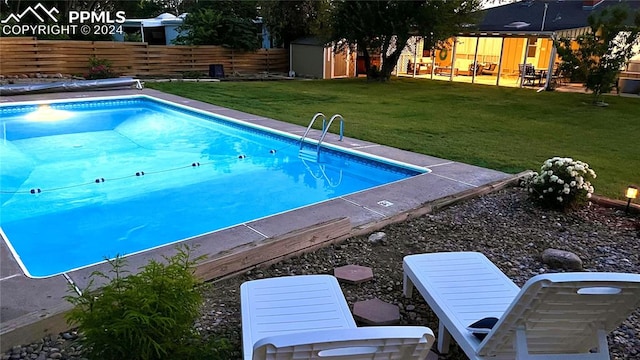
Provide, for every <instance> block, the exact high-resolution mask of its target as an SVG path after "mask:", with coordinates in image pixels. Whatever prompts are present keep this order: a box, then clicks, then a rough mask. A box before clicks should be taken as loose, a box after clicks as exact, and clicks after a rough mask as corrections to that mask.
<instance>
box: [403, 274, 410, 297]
mask: <svg viewBox="0 0 640 360" xmlns="http://www.w3.org/2000/svg"><path fill="white" fill-rule="evenodd" d="M402 294H403V295H404V297H406V298H411V296H412V295H413V283H412V282H411V279H409V277H408V276H407V274H406V273H405V274H404V281H403V282H402Z"/></svg>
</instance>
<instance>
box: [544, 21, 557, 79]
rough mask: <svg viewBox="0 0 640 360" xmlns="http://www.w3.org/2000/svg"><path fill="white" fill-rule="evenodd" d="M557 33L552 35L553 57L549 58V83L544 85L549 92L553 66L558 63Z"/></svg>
mask: <svg viewBox="0 0 640 360" xmlns="http://www.w3.org/2000/svg"><path fill="white" fill-rule="evenodd" d="M555 40H556V33H553V34H552V35H551V56H550V57H549V66H547V81H546V82H545V83H544V89H545V90H549V84H550V83H551V77H552V76H553V74H552V72H553V65H554V64H555V62H556V53H557V51H558V49H556V42H555Z"/></svg>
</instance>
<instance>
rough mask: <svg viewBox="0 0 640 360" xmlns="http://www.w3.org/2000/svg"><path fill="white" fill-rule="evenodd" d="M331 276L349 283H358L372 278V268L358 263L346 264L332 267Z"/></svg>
mask: <svg viewBox="0 0 640 360" xmlns="http://www.w3.org/2000/svg"><path fill="white" fill-rule="evenodd" d="M333 276H335V277H336V278H337V279H338V280H343V281H346V282H348V283H351V284H360V283H363V282H365V281H369V280H373V270H371V268H370V267H366V266H360V265H346V266H341V267H338V268H335V269H333Z"/></svg>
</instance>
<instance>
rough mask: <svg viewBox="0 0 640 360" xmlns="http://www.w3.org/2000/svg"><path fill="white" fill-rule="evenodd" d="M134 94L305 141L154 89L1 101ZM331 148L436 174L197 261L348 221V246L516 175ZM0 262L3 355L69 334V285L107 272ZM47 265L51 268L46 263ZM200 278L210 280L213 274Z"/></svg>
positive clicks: (225, 237) (279, 225)
mask: <svg viewBox="0 0 640 360" xmlns="http://www.w3.org/2000/svg"><path fill="white" fill-rule="evenodd" d="M128 94H130V95H147V96H152V97H156V98H160V99H164V100H167V101H171V102H175V103H178V104H182V105H186V106H190V107H193V108H197V109H200V110H204V111H207V112H210V113H213V114H219V115H224V116H228V117H233V118H236V119H238V120H242V121H245V122H248V123H253V124H259V125H261V126H264V127H268V128H272V129H277V130H280V131H284V132H287V133H291V134H295V135H302V134H303V133H304V130H305V128H304V127H301V126H297V125H293V124H288V123H284V122H281V121H277V120H274V119H269V118H265V117H261V116H256V115H252V114H248V113H244V112H240V111H236V110H231V109H227V108H223V107H220V106H216V105H211V104H207V103H203V102H199V101H194V100H190V99H186V98H182V97H178V96H173V95H168V94H165V93H161V92H158V91H155V90H150V89H144V90H118V91H113V90H112V91H94V92H78V93H55V94H39V95H36V94H34V95H21V96H5V97H1V98H0V102H1V103H10V102H18V101H35V100H54V99H67V98H90V97H108V96H116V95H117V96H122V95H128ZM311 115H312V114H310V116H311ZM345 134H347V135H348V134H349V124H348V119H346V120H345ZM318 135H319V134H318V133H317V132H316V133H312V134H310V137H311V138H316V139H317V137H318ZM325 142H327V143H331V144H332V145H335V146H339V147H343V148H348V149H354V150H358V151H360V152H363V153H366V154H371V155H375V156H381V157H384V158H388V159H392V160H397V161H402V162H405V163H409V164H413V165H416V166H420V167H427V168H429V169H431V172H430V173H427V174H422V175H418V176H415V177H412V178H409V179H406V180H403V181H400V182H396V183H392V184H389V185H385V186H381V187H377V188H374V189H371V190H367V191H362V192H358V193H355V194H352V195H347V196H342V197H339V198H336V199H333V200H330V201H325V202H322V203H319V204H315V205H311V206H307V207H304V208H301V209H297V210H293V211H288V212H285V213H282V214H278V215H275V216H271V217H268V218H264V219H259V220H255V221H250V222H247V223H244V224H241V225H237V226H234V227H231V228H228V229H225V230H221V231H218V232H214V233H210V234H207V235H204V236H200V237H197V238H194V239H190V240H188V241H187V243H189V244H191V245H198V248H197V252H198V254H206V255H208V257H209V259H212V260H211V262H210V263H209V265H208V266H209V267H210V268H211V267H214V268H215V267H216V263H215V260H216V259H222V258H224V255H225V254H230V253H240V252H241V251H243V249H247V248H249V247H251V246H254V245H255V244H260V243H262V242H264V241H265V240H267V239H272V238H279V237H284V236H286V235H287V234H291V233H293V232H296V231H299V230H300V229H305V228H312V227H313V226H314V225H315V224H320V223H326V222H330V221H335V220H336V219H344V218H346V219H348V221H349V224H350V228H351V230H350V231H346V232H343V233H341V234H340V235H339V236H336V237H341V238H344V237H346V236H353V235H355V234H362V233H367V232H371V231H374V230H375V229H379V228H380V227H382V226H384V225H386V224H388V223H391V222H395V221H401V220H403V219H406V218H408V217H411V216H416V215H420V214H424V213H427V212H429V211H430V210H431V208H432V207H434V206H437V204H441V203H442V202H443V199H445V200H446V199H451V198H455V197H456V196H459V195H460V194H469V193H470V191H471V192H472V190H473V189H478V188H482V187H486V188H490V186H491V184H496V183H501V182H505V181H508V180H509V179H511V178H513V176H512V175H509V174H505V173H502V172H498V171H494V170H488V169H484V168H480V167H476V166H471V165H467V164H463V163H459V162H454V161H449V160H446V159H440V158H435V157H431V156H426V155H421V154H415V153H411V152H407V151H402V150H398V149H394V148H390V147H387V146H383V145H379V144H374V143H370V142H366V141H362V140H357V139H353V138H348V137H345V139H344V141H338V136H337V135H332V134H329V135H327V137H326V139H325ZM42 236H46V229H43V230H42ZM174 252H175V248H174V246H173V245H170V246H166V247H162V248H158V249H155V250H152V251H147V252H144V253H140V254H136V255H132V256H129V257H128V258H127V259H128V263H129V267H130V268H131V269H137V268H138V267H140V266H142V265H144V264H146V263H147V261H148V260H149V259H151V258H155V259H159V258H160V257H161V256H162V255H169V256H170V255H171V254H173V253H174ZM286 255H287V254H276V255H273V258H274V259H275V258H277V257H278V256H286ZM0 260H1V266H0V306H1V311H0V323H1V324H0V337H1V341H0V347H1V351H3V352H4V351H5V350H6V349H8V348H10V347H11V346H12V345H15V344H24V343H30V342H32V341H35V340H37V339H39V338H42V337H43V336H45V335H46V334H51V333H58V332H61V331H64V330H67V328H68V326H67V325H66V323H65V321H64V318H63V315H64V313H65V312H66V311H67V310H69V309H70V305H69V303H68V302H66V301H65V300H64V299H63V297H64V296H65V295H69V294H70V292H69V289H70V287H69V284H70V283H73V284H75V285H77V286H78V287H80V288H81V289H82V288H84V287H86V286H87V284H88V280H89V276H90V274H91V273H92V272H94V271H96V270H99V271H106V270H108V267H107V266H106V265H105V264H101V265H96V266H91V267H88V268H84V269H80V270H76V271H71V272H68V273H65V274H63V275H59V276H54V277H50V278H46V279H31V278H28V277H26V276H25V275H24V273H23V272H22V270H21V269H20V267H19V265H18V263H17V262H16V261H15V259H14V258H13V255H12V253H11V252H10V251H9V248H8V247H7V245H6V242H5V239H3V241H2V242H1V243H0ZM43 261H46V260H44V259H43ZM220 264H222V262H221V263H220ZM245 265H246V266H247V267H251V266H255V264H254V263H251V262H247V263H246V264H245ZM221 267H224V266H222V265H218V266H217V269H216V270H217V272H216V274H220V271H221ZM222 270H224V269H222ZM202 273H203V274H204V273H207V271H203V272H202Z"/></svg>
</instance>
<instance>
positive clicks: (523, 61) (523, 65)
mask: <svg viewBox="0 0 640 360" xmlns="http://www.w3.org/2000/svg"><path fill="white" fill-rule="evenodd" d="M528 50H529V38H524V57H523V58H522V71H521V72H520V87H521V88H522V86H523V85H524V71H525V70H526V68H527V52H528Z"/></svg>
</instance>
